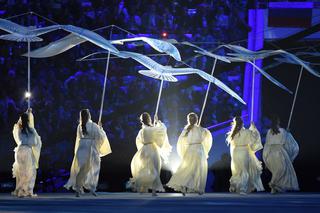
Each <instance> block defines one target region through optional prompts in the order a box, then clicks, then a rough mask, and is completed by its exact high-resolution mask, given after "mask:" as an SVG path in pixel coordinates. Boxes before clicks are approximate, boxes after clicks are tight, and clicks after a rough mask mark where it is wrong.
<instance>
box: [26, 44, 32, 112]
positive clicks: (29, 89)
mask: <svg viewBox="0 0 320 213" xmlns="http://www.w3.org/2000/svg"><path fill="white" fill-rule="evenodd" d="M30 81H31V76H30V41H28V93H27V98H28V109H29V108H30V106H31V103H30V101H31V100H30V99H31V82H30Z"/></svg>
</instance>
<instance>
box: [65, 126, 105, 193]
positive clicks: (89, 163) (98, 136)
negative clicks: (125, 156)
mask: <svg viewBox="0 0 320 213" xmlns="http://www.w3.org/2000/svg"><path fill="white" fill-rule="evenodd" d="M86 128H87V132H88V134H86V135H83V133H82V130H81V125H80V124H79V125H78V128H77V138H76V143H75V148H74V158H73V161H72V166H71V170H70V178H69V180H68V182H67V183H66V184H65V185H64V187H65V188H67V189H69V188H70V187H72V189H74V190H76V191H77V192H81V191H83V188H86V189H88V190H90V191H91V192H95V191H96V188H97V185H98V180H99V173H100V161H101V159H100V157H103V156H106V155H108V154H110V153H111V147H110V144H109V140H108V138H107V135H106V133H105V131H104V130H103V129H102V128H101V127H99V126H98V125H97V124H95V123H93V122H92V121H91V120H89V121H88V122H87V124H86Z"/></svg>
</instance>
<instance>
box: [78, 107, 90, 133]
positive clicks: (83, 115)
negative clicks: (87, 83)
mask: <svg viewBox="0 0 320 213" xmlns="http://www.w3.org/2000/svg"><path fill="white" fill-rule="evenodd" d="M89 119H90V111H89V109H82V110H81V111H80V124H81V130H82V134H83V135H87V134H88V131H87V127H86V124H87V122H88V121H89Z"/></svg>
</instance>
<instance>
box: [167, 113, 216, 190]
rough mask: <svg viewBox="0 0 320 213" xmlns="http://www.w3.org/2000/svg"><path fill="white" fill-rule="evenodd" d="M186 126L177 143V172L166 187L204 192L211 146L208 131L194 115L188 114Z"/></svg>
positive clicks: (210, 137)
mask: <svg viewBox="0 0 320 213" xmlns="http://www.w3.org/2000/svg"><path fill="white" fill-rule="evenodd" d="M187 119H188V125H186V126H185V128H184V129H183V131H182V133H181V135H180V137H179V139H178V143H177V151H178V155H179V157H180V158H181V159H182V161H181V163H180V165H179V167H178V169H177V171H176V172H175V173H174V174H173V176H172V177H171V179H170V181H169V182H168V184H167V186H169V187H171V188H173V189H174V190H176V191H180V192H182V194H183V196H185V193H194V192H195V193H198V194H203V193H204V192H205V187H206V182H207V173H208V162H207V159H208V154H209V151H210V149H211V146H212V136H211V133H210V131H209V130H207V129H206V128H202V127H200V126H199V125H197V123H198V116H197V114H195V113H189V114H188V118H187Z"/></svg>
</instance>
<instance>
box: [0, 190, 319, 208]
mask: <svg viewBox="0 0 320 213" xmlns="http://www.w3.org/2000/svg"><path fill="white" fill-rule="evenodd" d="M253 211H255V212H259V213H261V212H272V213H275V212H290V213H292V212H319V211H320V194H311V193H292V194H279V195H271V194H269V193H254V194H250V195H246V196H243V195H236V194H230V193H209V194H205V195H202V196H199V195H187V196H186V197H182V196H181V194H175V193H162V194H159V196H158V197H151V195H150V194H142V195H140V194H136V193H99V196H98V197H93V196H91V195H89V194H88V195H84V196H82V197H81V198H76V197H74V194H70V193H64V194H40V195H39V197H38V198H32V199H31V198H14V197H12V196H10V195H9V194H0V212H118V213H119V212H139V213H141V212H176V213H179V212H193V213H196V212H253Z"/></svg>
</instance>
